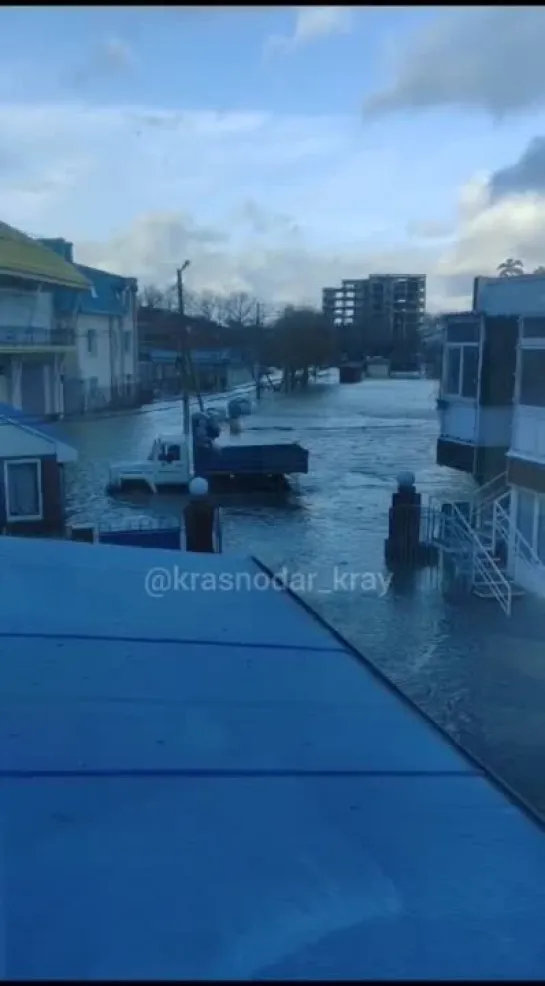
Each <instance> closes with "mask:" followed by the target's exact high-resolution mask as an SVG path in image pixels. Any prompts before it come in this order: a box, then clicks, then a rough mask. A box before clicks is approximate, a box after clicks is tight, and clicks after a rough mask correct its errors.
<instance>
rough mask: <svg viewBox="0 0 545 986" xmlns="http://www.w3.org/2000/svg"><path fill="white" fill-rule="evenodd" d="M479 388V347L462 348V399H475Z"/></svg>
mask: <svg viewBox="0 0 545 986" xmlns="http://www.w3.org/2000/svg"><path fill="white" fill-rule="evenodd" d="M478 387H479V347H478V346H462V397H476V396H477V391H478Z"/></svg>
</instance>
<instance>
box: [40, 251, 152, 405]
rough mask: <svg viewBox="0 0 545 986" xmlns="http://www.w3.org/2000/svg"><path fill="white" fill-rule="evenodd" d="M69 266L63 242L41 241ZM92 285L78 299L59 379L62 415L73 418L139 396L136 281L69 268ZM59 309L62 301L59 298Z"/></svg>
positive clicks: (69, 253)
mask: <svg viewBox="0 0 545 986" xmlns="http://www.w3.org/2000/svg"><path fill="white" fill-rule="evenodd" d="M42 242H43V243H44V244H46V245H47V246H49V247H50V249H54V250H55V252H57V253H59V254H60V255H61V256H63V258H64V259H65V260H67V261H68V262H70V263H73V247H72V244H71V243H68V242H66V241H65V240H61V239H58V240H43V241H42ZM74 266H75V268H76V270H77V271H78V272H79V273H80V274H81V275H83V277H85V279H86V280H87V281H88V282H89V284H90V285H91V290H90V291H89V292H87V293H86V294H84V295H82V296H81V298H80V302H79V306H78V312H77V321H76V326H75V346H74V348H73V349H72V351H71V352H70V353H69V354H67V358H66V359H65V361H64V366H63V374H62V389H63V395H64V396H63V405H64V407H63V410H64V413H65V414H67V415H69V414H78V413H86V412H88V411H93V410H100V409H101V408H106V407H110V406H123V405H126V404H131V403H134V400H135V397H136V395H137V392H138V326H137V302H136V295H137V282H136V280H135V279H134V278H126V277H121V276H119V275H117V274H110V273H108V272H107V271H102V270H98V269H96V268H92V267H86V266H84V265H81V264H74ZM56 300H57V304H58V306H59V308H60V309H64V307H65V302H66V298H65V296H61V295H58V297H57V299H56Z"/></svg>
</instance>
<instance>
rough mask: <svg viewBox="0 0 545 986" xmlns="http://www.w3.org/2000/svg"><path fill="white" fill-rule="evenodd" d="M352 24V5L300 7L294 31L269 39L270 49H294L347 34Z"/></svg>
mask: <svg viewBox="0 0 545 986" xmlns="http://www.w3.org/2000/svg"><path fill="white" fill-rule="evenodd" d="M351 26H352V8H351V7H299V8H297V10H296V15H295V23H294V26H293V31H292V33H291V34H289V35H275V36H273V37H272V38H270V39H269V41H268V43H267V48H268V49H269V50H284V51H286V50H290V49H291V50H293V49H294V48H300V47H302V46H303V45H307V44H310V43H311V42H313V41H319V40H321V39H323V38H328V37H330V36H331V35H335V34H347V33H348V32H349V31H350V28H351Z"/></svg>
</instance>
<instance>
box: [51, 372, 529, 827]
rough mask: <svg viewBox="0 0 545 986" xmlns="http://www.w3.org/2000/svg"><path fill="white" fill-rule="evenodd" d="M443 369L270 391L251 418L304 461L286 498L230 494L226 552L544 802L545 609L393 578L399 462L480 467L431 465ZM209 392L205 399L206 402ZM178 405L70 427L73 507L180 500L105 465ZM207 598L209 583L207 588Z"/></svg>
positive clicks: (455, 486)
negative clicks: (296, 598)
mask: <svg viewBox="0 0 545 986" xmlns="http://www.w3.org/2000/svg"><path fill="white" fill-rule="evenodd" d="M436 395H437V383H436V382H435V381H429V380H364V381H362V383H361V384H355V385H343V386H339V385H338V384H337V382H336V377H334V376H331V378H329V379H327V380H323V381H322V382H319V383H316V384H314V385H311V386H310V388H309V390H308V391H307V392H306V393H301V394H299V393H298V394H296V395H290V396H287V395H283V394H265V395H264V397H263V400H262V403H261V406H260V408H259V411H258V412H257V413H254V414H253V415H252V416H251V417H248V418H245V419H244V427H245V429H246V430H248V429H252V430H255V435H256V438H259V435H260V434H265V433H266V434H275V433H276V434H277V436H278V438H279V439H281V438H289V439H290V440H294V441H295V440H297V441H300V442H302V443H303V444H304V445H305V446H306V447H307V448H308V449H309V451H310V473H309V475H308V476H304V477H300V478H299V479H298V480H297V482H296V488H294V490H293V491H292V493H291V494H290V495H289V497H288V498H287V499H286V500H285V502H283V503H279V502H278V501H275V500H271V499H267V498H263V497H260V498H258V497H249V498H244V497H243V498H240V497H239V498H237V499H236V500H235V499H233V500H231V502H230V503H229V504H228V505H226V506H224V507H223V510H222V520H223V540H224V551H233V552H237V553H243V554H254V555H257V556H258V557H259V558H260V559H262V560H263V561H264V562H265V563H266V564H267V565H269V566H270V567H271V568H273V569H275V570H277V571H278V570H279V569H280V570H282V574H283V575H284V577H286V576H287V577H288V578H289V580H290V582H291V585H292V587H293V588H294V589H295V590H296V591H298V592H300V593H301V594H302V595H304V597H305V598H306V599H307V601H308V602H309V603H310V604H311V605H312V606H313V607H314V608H315V609H316V610H318V611H319V612H320V613H322V614H323V615H324V616H325V618H326V619H327V620H328V621H329V622H330V623H331V624H332V625H333V626H334V627H336V629H338V630H339V631H340V632H341V633H342V634H343V635H344V636H345V637H347V638H348V639H349V640H350V641H352V642H353V643H354V644H355V645H356V646H357V647H358V648H359V649H360V650H361V651H362V652H363V653H364V654H365V655H366V656H367V657H368V658H369V659H370V660H371V661H372V662H373V663H374V664H375V665H376V666H378V667H379V668H380V669H381V670H382V671H384V672H385V673H386V674H387V675H388V676H389V677H390V678H391V679H392V680H393V681H395V683H396V684H397V685H398V686H399V687H400V688H401V689H402V690H403V691H405V692H406V693H407V694H408V695H409V696H410V697H411V698H412V699H413V700H414V701H415V702H416V703H417V704H418V705H419V706H420V707H421V708H422V709H423V710H424V711H425V712H427V713H428V714H429V715H430V716H431V717H432V718H433V719H434V720H435V721H436V722H438V723H439V724H440V725H441V726H443V728H445V729H447V730H448V731H449V732H450V733H451V734H452V735H453V736H454V737H455V738H456V739H457V740H458V742H460V743H461V744H462V745H463V746H464V747H465V748H466V749H468V750H469V751H470V752H472V753H473V754H474V755H476V756H477V757H479V758H480V759H481V760H483V761H484V762H485V763H486V764H487V765H488V766H489V767H490V768H491V769H492V770H494V771H496V772H497V773H498V774H500V775H501V776H502V778H503V779H504V780H505V781H507V783H509V784H510V785H511V786H512V787H513V788H514V789H515V790H517V791H518V792H519V793H520V794H522V795H523V796H524V797H525V798H526V799H527V800H529V801H530V802H531V803H532V804H533V805H534V807H536V808H537V809H538V810H539V811H541V812H542V813H544V814H545V772H544V771H543V767H542V763H543V752H544V749H545V715H544V710H545V612H544V610H543V608H541V607H540V606H539V604H535V603H534V602H532V601H530V600H527V599H521V600H517V601H515V603H514V615H513V616H512V617H511V618H510V619H508V618H507V617H505V616H504V614H503V613H502V611H501V609H500V607H499V606H498V604H497V603H496V602H494V601H488V600H477V599H476V598H474V597H467V596H465V597H462V598H460V597H459V596H458V597H457V598H448V597H447V596H446V595H445V593H444V592H443V591H442V589H441V587H440V585H439V579H438V577H437V576H436V575H434V574H432V573H430V572H427V573H421V574H419V575H417V576H415V577H414V578H411V579H409V580H408V581H407V580H405V581H404V582H402V583H397V584H396V583H395V582H394V583H391V584H390V585H389V586H388V587H387V583H386V582H385V578H387V573H386V572H385V569H384V561H383V552H384V538H385V536H386V533H387V525H388V507H389V505H390V499H391V494H392V492H393V490H394V489H395V487H396V476H397V475H398V474H399V472H400V471H402V470H407V469H410V470H412V471H413V472H414V473H415V476H416V483H417V488H418V489H419V491H420V492H422V493H432V494H437V495H438V496H439V497H441V496H442V497H444V498H450V497H455V496H463V494H464V491H467V490H468V489H469V488H470V487H471V481H470V480H469V479H468V478H467V477H465V476H464V475H462V474H459V473H456V472H454V471H451V470H448V469H444V468H440V467H438V466H437V465H435V445H436V440H437V434H438V416H437V411H436V403H435V402H436ZM207 403H212V402H207ZM179 422H181V410H180V406H179V405H167V406H158V407H154V408H153V409H143V410H142V411H139V412H136V413H132V414H127V413H125V414H121V415H120V416H112V417H109V418H107V419H103V420H93V421H86V422H81V423H72V424H70V425H66V426H65V427H64V429H63V430H64V431H65V433H66V434H67V437H68V438H69V439H70V440H71V441H72V442H73V444H75V446H76V447H77V448H78V450H79V453H80V459H79V462H78V464H77V466H75V467H73V471H72V473H71V474H70V475H69V477H68V484H67V485H68V496H69V508H70V511H71V514H72V517H73V518H74V519H78V520H94V521H101V522H110V523H114V524H115V523H116V522H117V521H121V520H123V521H125V520H126V519H127V518H129V517H130V518H136V517H138V516H139V515H145V514H150V513H151V514H155V515H160V516H163V517H172V516H175V517H179V516H180V512H181V509H182V506H183V499H182V498H181V497H176V496H172V495H169V496H161V497H149V496H147V495H145V494H142V495H139V496H135V497H131V499H130V501H129V500H124V501H122V502H120V501H118V500H114V499H112V498H110V497H108V496H107V494H106V493H105V487H106V482H107V476H108V465H109V463H110V462H111V461H113V460H116V459H117V460H120V459H127V458H128V459H130V458H135V457H142V456H146V455H147V454H148V452H149V449H150V446H151V442H152V440H153V438H154V437H155V435H156V433H157V432H158V431H159V430H166V431H169V430H173V429H175V428H177V426H178V424H179ZM210 605H211V607H213V605H214V603H213V596H211V602H210Z"/></svg>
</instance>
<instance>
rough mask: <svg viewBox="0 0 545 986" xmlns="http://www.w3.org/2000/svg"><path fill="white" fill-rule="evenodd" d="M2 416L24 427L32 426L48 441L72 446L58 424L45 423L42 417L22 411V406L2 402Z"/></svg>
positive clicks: (0, 410)
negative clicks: (58, 427)
mask: <svg viewBox="0 0 545 986" xmlns="http://www.w3.org/2000/svg"><path fill="white" fill-rule="evenodd" d="M0 418H4V419H6V420H9V421H12V422H13V423H14V424H16V425H17V424H19V425H21V426H22V427H24V428H30V429H31V430H32V431H33V432H34V433H35V434H36V435H40V437H41V438H44V439H45V440H46V441H48V442H51V441H53V442H55V443H56V444H62V445H66V446H68V447H69V448H71V445H70V442H69V441H67V439H66V438H65V437H64V436H63V435H62V434H61V432H60V430H59V429H57V427H56V426H53V425H49V424H44V421H43V419H42V418H38V417H37V416H33V415H31V414H28V413H27V412H25V411H21V409H20V408H17V407H12V406H11V404H3V403H2V402H0Z"/></svg>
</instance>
